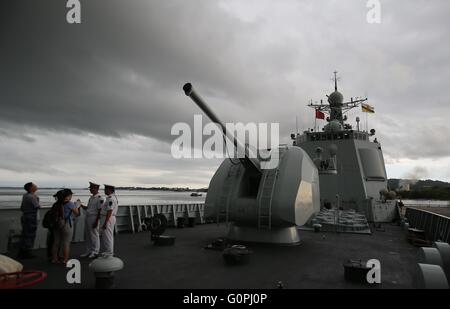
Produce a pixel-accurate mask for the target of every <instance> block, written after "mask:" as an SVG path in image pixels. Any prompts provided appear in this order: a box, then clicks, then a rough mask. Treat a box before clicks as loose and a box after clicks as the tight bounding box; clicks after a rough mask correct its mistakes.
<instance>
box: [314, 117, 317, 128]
mask: <svg viewBox="0 0 450 309" xmlns="http://www.w3.org/2000/svg"><path fill="white" fill-rule="evenodd" d="M316 126H317V115H316V114H314V132H316Z"/></svg>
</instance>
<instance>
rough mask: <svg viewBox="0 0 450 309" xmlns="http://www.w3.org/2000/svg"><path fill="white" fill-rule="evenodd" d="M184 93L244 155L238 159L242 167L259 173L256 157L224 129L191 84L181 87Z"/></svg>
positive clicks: (237, 151)
mask: <svg viewBox="0 0 450 309" xmlns="http://www.w3.org/2000/svg"><path fill="white" fill-rule="evenodd" d="M183 90H184V93H185V94H186V95H187V96H188V97H190V98H191V99H192V101H194V102H195V104H197V106H198V107H199V108H200V109H201V110H202V111H203V112H204V113H205V114H206V116H208V118H209V119H210V120H211V121H212V122H214V123H216V124H217V125H218V126H220V128H221V129H222V134H223V136H224V138H225V140H226V139H227V138H228V140H230V141H232V142H233V145H234V148H235V150H236V153H237V154H244V158H239V160H240V161H241V163H242V164H243V165H244V167H245V168H248V169H252V170H254V171H256V172H258V173H261V164H260V162H259V160H258V158H257V156H256V155H254V154H253V153H252V151H251V149H249V148H247V147H244V146H243V145H242V144H241V143H240V142H239V141H238V140H237V138H236V137H235V136H234V134H232V133H231V132H229V131H228V130H227V128H226V126H225V125H224V124H223V122H222V121H220V119H219V118H218V117H217V116H216V114H214V112H213V111H212V110H211V109H210V108H209V107H208V105H207V104H206V103H205V101H203V99H202V98H201V97H200V96H199V95H198V94H197V92H196V91H195V90H194V88H193V87H192V84H190V83H187V84H185V85H184V86H183Z"/></svg>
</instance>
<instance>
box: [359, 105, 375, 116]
mask: <svg viewBox="0 0 450 309" xmlns="http://www.w3.org/2000/svg"><path fill="white" fill-rule="evenodd" d="M361 109H362V112H363V113H371V114H374V113H375V108H374V107H373V106H370V105H369V104H365V103H362V104H361Z"/></svg>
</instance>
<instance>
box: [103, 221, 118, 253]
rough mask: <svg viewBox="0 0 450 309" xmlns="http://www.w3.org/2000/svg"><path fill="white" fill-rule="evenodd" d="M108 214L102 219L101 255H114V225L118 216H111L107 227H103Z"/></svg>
mask: <svg viewBox="0 0 450 309" xmlns="http://www.w3.org/2000/svg"><path fill="white" fill-rule="evenodd" d="M105 219H106V216H102V221H101V225H100V229H101V230H100V233H101V237H100V244H101V245H100V247H101V253H100V254H101V255H104V256H106V255H107V256H113V255H114V226H115V225H116V216H111V217H110V218H109V221H108V223H107V225H106V229H103V223H104V222H105Z"/></svg>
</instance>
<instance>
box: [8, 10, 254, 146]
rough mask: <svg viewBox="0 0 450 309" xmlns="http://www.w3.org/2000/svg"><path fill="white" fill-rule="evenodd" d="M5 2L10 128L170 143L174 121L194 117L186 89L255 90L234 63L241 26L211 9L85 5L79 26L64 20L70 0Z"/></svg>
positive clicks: (248, 93)
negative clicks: (194, 84) (23, 126)
mask: <svg viewBox="0 0 450 309" xmlns="http://www.w3.org/2000/svg"><path fill="white" fill-rule="evenodd" d="M9 4H10V5H9V6H8V5H6V4H5V3H3V8H2V10H1V11H2V12H3V16H2V23H3V25H4V26H2V27H1V31H2V32H1V36H2V41H3V48H2V49H1V60H0V61H1V65H2V71H1V73H0V74H1V86H0V90H1V93H2V100H1V105H2V106H1V107H2V113H1V115H0V119H2V120H3V121H5V122H14V123H21V124H26V125H35V126H41V127H45V128H48V129H51V130H58V131H61V130H62V131H73V130H82V131H88V132H94V133H99V134H104V135H113V136H118V135H120V134H128V133H137V134H143V135H147V136H153V137H156V138H158V139H166V140H167V139H168V138H169V137H168V136H169V134H170V126H171V124H173V123H174V122H176V121H179V120H186V119H189V118H188V116H189V117H190V116H191V115H192V113H193V112H194V111H197V110H196V109H195V108H194V107H193V104H192V103H191V102H188V100H187V99H186V98H185V97H184V96H183V94H182V91H181V87H182V85H183V83H184V82H186V81H190V80H193V81H195V82H198V83H201V84H202V85H204V88H205V89H207V90H208V91H209V92H214V91H218V89H219V88H218V85H220V89H221V90H222V91H224V92H225V93H233V92H235V91H237V90H238V89H240V96H241V97H244V98H245V97H247V98H250V97H251V95H252V91H253V90H254V89H252V87H251V86H250V87H249V86H246V82H245V79H243V80H241V79H237V78H236V77H237V76H238V74H239V75H240V77H244V76H245V74H243V72H239V71H238V70H237V69H236V68H235V67H233V65H232V64H231V63H230V62H229V61H230V60H231V57H229V56H230V54H231V55H233V54H234V52H235V51H228V48H229V46H230V45H231V46H232V44H233V41H234V36H235V33H238V32H239V31H240V30H239V26H238V25H239V22H238V21H237V20H236V19H234V18H232V17H230V16H227V15H226V14H224V13H223V12H221V11H220V10H217V8H216V4H215V3H214V2H211V1H195V3H188V2H186V1H167V2H166V1H150V2H145V1H134V2H132V3H131V2H128V1H108V2H107V3H105V2H100V1H82V13H83V15H82V24H81V25H69V24H67V23H66V21H65V14H66V12H67V9H66V8H65V5H64V1H45V2H37V1H18V2H13V4H11V2H9ZM5 6H6V7H5ZM211 25H220V26H216V27H211ZM226 55H228V57H224V56H226ZM227 58H228V59H227ZM211 84H213V85H211ZM218 95H220V94H218Z"/></svg>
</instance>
